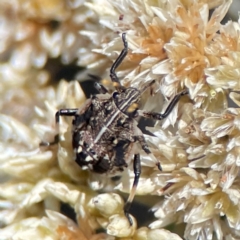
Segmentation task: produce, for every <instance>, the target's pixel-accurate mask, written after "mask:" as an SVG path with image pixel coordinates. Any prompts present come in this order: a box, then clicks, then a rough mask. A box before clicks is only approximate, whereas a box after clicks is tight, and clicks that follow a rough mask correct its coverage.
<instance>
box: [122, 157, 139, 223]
mask: <svg viewBox="0 0 240 240" xmlns="http://www.w3.org/2000/svg"><path fill="white" fill-rule="evenodd" d="M133 171H134V181H133V185H132V189H131V191H130V194H129V197H128V200H127V202H126V203H125V206H124V212H125V215H126V217H127V219H128V221H129V223H130V225H131V226H132V224H133V221H132V219H131V217H130V215H129V209H130V207H131V204H132V201H133V198H134V196H135V193H136V189H137V185H138V181H139V178H140V175H141V162H140V155H139V154H135V155H134V160H133Z"/></svg>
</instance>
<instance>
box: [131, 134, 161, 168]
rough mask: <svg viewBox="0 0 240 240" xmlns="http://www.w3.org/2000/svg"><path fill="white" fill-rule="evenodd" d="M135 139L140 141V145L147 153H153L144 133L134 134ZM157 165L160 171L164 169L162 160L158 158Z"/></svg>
mask: <svg viewBox="0 0 240 240" xmlns="http://www.w3.org/2000/svg"><path fill="white" fill-rule="evenodd" d="M134 139H135V141H137V142H139V143H140V145H141V147H142V149H143V151H144V152H145V153H147V154H152V152H151V151H150V149H149V147H148V144H147V143H146V140H145V138H144V136H143V135H138V136H134ZM156 165H157V167H158V169H159V170H160V171H162V166H161V164H160V162H159V161H157V160H156Z"/></svg>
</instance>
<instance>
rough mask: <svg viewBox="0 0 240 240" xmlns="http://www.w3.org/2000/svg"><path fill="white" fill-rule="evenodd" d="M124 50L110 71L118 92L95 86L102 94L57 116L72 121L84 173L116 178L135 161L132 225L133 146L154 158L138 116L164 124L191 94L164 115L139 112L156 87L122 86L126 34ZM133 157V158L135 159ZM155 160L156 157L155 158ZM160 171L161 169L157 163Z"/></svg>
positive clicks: (137, 162)
mask: <svg viewBox="0 0 240 240" xmlns="http://www.w3.org/2000/svg"><path fill="white" fill-rule="evenodd" d="M122 40H123V44H124V48H123V50H122V52H121V53H120V55H119V56H118V58H117V59H116V61H115V62H114V63H113V65H112V67H111V69H110V77H111V80H112V82H113V84H114V86H115V89H116V91H115V92H113V94H109V92H108V90H107V89H106V88H105V87H103V86H102V85H100V84H99V83H96V85H95V87H96V88H97V90H98V91H99V92H100V94H97V95H94V96H92V97H91V98H90V99H88V100H87V101H86V103H85V104H84V106H83V107H81V108H80V109H77V108H75V109H61V110H59V111H58V112H57V113H56V124H57V125H58V124H59V118H60V116H71V117H73V122H72V146H73V151H74V152H75V161H76V162H77V163H78V165H79V166H80V167H81V168H82V169H89V170H91V171H93V172H96V173H110V174H114V173H116V172H118V171H123V170H124V168H126V167H128V164H129V163H130V161H131V160H132V158H133V171H134V175H135V176H134V181H133V185H132V189H131V192H130V195H129V198H128V200H127V202H126V204H125V207H124V211H125V214H126V217H127V218H128V220H129V223H130V224H131V225H132V219H131V217H130V215H129V208H130V206H131V203H132V201H133V198H134V195H135V191H136V187H137V184H138V181H139V177H140V174H141V163H140V155H139V153H138V152H136V151H135V148H134V143H135V142H138V143H139V144H140V146H141V148H142V149H143V150H144V151H145V153H147V154H151V152H150V150H149V148H148V145H147V143H146V141H145V139H144V136H143V134H142V132H141V130H140V129H139V128H138V127H137V121H136V120H135V119H136V118H137V117H138V116H143V117H147V118H152V119H155V120H162V119H163V118H165V117H167V116H168V115H169V113H170V112H171V111H172V109H173V108H174V106H175V105H176V103H177V102H178V101H179V99H180V98H181V96H183V95H185V94H187V93H188V91H187V90H184V91H182V92H180V93H179V94H177V95H176V96H175V97H174V98H173V100H172V101H171V102H170V104H169V106H168V107H167V109H166V110H165V112H164V113H162V114H161V113H156V112H146V111H140V110H138V108H137V106H138V105H137V103H138V102H139V100H140V98H141V94H142V93H143V92H144V91H145V90H146V89H147V88H149V87H150V86H151V85H152V84H154V82H155V81H154V80H152V81H150V82H148V83H147V84H146V86H144V87H143V88H142V89H137V88H132V87H129V88H125V87H124V86H122V85H121V83H120V81H119V79H118V77H117V75H116V73H115V70H116V68H117V67H118V66H119V64H120V63H121V62H122V61H123V59H124V58H125V57H126V55H127V51H128V45H127V41H126V37H125V33H123V34H122ZM58 141H59V135H58V134H57V135H56V136H55V140H54V141H53V142H50V143H49V142H41V143H40V145H41V146H49V145H52V144H56V143H57V142H58ZM133 156H134V157H133ZM152 157H153V158H154V156H152ZM156 165H157V166H158V168H159V170H161V165H160V162H159V161H158V160H156Z"/></svg>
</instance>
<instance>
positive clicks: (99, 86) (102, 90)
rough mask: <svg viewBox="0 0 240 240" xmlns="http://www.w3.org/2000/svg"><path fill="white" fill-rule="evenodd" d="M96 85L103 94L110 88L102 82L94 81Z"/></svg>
mask: <svg viewBox="0 0 240 240" xmlns="http://www.w3.org/2000/svg"><path fill="white" fill-rule="evenodd" d="M94 87H95V88H96V89H97V90H98V92H100V93H102V94H105V93H107V92H108V90H107V89H106V88H105V87H104V86H103V85H102V84H100V83H98V82H95V83H94Z"/></svg>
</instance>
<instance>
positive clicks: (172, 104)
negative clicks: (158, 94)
mask: <svg viewBox="0 0 240 240" xmlns="http://www.w3.org/2000/svg"><path fill="white" fill-rule="evenodd" d="M186 94H188V90H184V91H182V92H180V93H178V94H177V95H176V96H175V97H174V98H173V100H172V101H171V102H170V104H169V105H168V107H167V109H166V110H165V112H164V113H156V112H145V111H141V110H139V111H138V113H139V115H140V116H143V117H146V118H152V119H155V120H162V119H164V118H166V117H167V116H168V115H169V114H170V113H171V111H172V110H173V108H174V107H175V105H176V104H177V103H178V101H179V100H180V98H181V97H182V96H184V95H186Z"/></svg>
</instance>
